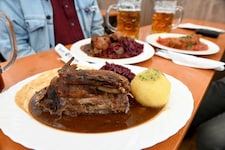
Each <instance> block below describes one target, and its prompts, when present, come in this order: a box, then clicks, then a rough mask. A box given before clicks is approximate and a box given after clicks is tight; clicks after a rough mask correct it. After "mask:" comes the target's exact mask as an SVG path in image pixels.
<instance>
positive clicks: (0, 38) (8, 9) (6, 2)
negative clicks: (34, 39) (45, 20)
mask: <svg viewBox="0 0 225 150" xmlns="http://www.w3.org/2000/svg"><path fill="white" fill-rule="evenodd" d="M0 11H1V12H3V13H5V14H6V15H7V16H8V17H9V18H10V20H11V21H12V23H13V27H14V31H15V35H16V39H17V48H18V57H22V56H25V55H30V54H34V53H35V51H34V50H33V49H32V48H31V46H30V45H29V37H28V31H27V28H26V25H25V21H24V20H25V19H24V16H23V13H22V11H21V5H20V1H19V0H13V1H11V0H1V1H0ZM9 43H10V41H9V37H8V32H7V29H6V28H4V27H2V25H1V27H0V52H1V54H2V55H3V56H4V57H5V58H6V59H7V58H8V57H9V55H10V44H9Z"/></svg>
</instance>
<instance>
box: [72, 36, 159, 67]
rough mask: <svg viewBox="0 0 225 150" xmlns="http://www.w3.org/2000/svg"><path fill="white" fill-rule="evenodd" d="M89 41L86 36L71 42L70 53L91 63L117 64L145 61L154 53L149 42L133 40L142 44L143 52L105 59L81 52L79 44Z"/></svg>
mask: <svg viewBox="0 0 225 150" xmlns="http://www.w3.org/2000/svg"><path fill="white" fill-rule="evenodd" d="M90 41H91V38H87V39H83V40H80V41H77V42H75V43H73V44H72V46H71V47H70V51H71V54H72V55H73V56H74V57H76V56H80V57H82V58H81V59H82V60H84V61H88V62H92V63H99V62H100V63H104V62H106V61H107V62H109V63H118V64H126V65H128V64H134V63H139V62H142V61H146V60H148V59H150V58H152V57H153V56H154V54H155V50H154V48H153V47H152V46H151V45H150V44H148V43H147V42H145V41H141V40H135V41H136V42H138V43H141V44H144V50H143V52H142V53H141V54H139V55H137V56H134V57H130V58H121V59H106V58H98V57H91V56H88V55H87V54H86V53H85V52H83V51H82V50H81V49H80V46H82V45H84V44H88V43H90ZM77 50H78V51H77ZM78 59H79V58H78Z"/></svg>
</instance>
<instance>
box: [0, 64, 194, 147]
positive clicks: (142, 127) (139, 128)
mask: <svg viewBox="0 0 225 150" xmlns="http://www.w3.org/2000/svg"><path fill="white" fill-rule="evenodd" d="M129 66H131V65H129ZM132 67H133V68H138V69H140V70H144V69H147V68H144V67H139V66H132ZM40 74H41V73H39V74H36V75H33V76H31V77H29V78H26V79H24V80H22V81H20V82H19V83H17V84H15V85H14V86H12V87H11V88H9V89H8V90H7V91H5V92H4V93H3V94H2V95H0V97H1V96H3V98H4V95H7V94H10V92H11V94H12V92H13V90H16V89H17V88H18V87H20V86H21V87H22V85H24V84H26V83H28V82H29V81H30V80H31V79H34V78H36V77H37V76H38V75H40ZM165 75H166V76H167V77H168V79H169V80H172V81H173V82H172V85H174V84H175V82H176V84H178V85H179V86H181V87H183V90H185V92H186V94H187V96H186V97H189V100H188V103H189V104H190V106H189V109H188V111H186V112H183V113H182V114H183V115H184V116H183V117H182V118H181V120H182V123H181V122H179V123H178V122H175V123H178V124H179V127H178V128H176V130H169V131H168V129H162V130H160V132H165V133H166V134H167V135H166V136H164V135H162V134H161V135H160V136H158V137H157V138H156V139H153V142H149V139H148V137H149V134H147V135H143V136H144V138H142V139H143V141H139V138H141V137H139V136H142V135H140V132H141V131H142V133H143V134H146V133H144V132H145V131H146V130H147V129H148V130H149V123H148V122H152V120H151V121H148V122H147V123H145V124H142V125H138V126H136V127H132V128H129V129H126V130H120V131H115V132H110V133H97V134H80V133H75V134H74V133H72V132H65V131H61V130H58V129H54V128H51V127H48V126H45V125H43V124H42V123H39V122H38V121H36V120H35V119H34V118H32V117H31V116H29V115H28V114H26V113H25V112H24V111H23V110H21V109H20V108H19V107H18V106H17V107H16V104H15V102H14V103H13V101H14V100H11V101H8V103H9V102H12V103H13V106H14V107H13V108H12V109H13V110H17V111H19V112H21V113H23V114H24V115H26V116H24V117H25V118H26V119H30V121H32V122H34V123H35V124H34V127H39V128H41V129H43V131H44V132H46V134H47V133H48V134H49V135H52V136H56V135H55V134H57V136H56V137H58V136H60V135H61V136H62V135H63V134H66V136H67V137H70V138H71V139H74V136H75V135H76V137H79V139H90V140H93V139H95V138H96V136H97V138H99V137H100V136H103V137H101V138H100V139H103V138H108V136H110V137H114V138H116V137H117V136H118V135H119V136H124V137H125V139H126V138H130V136H132V135H133V136H134V135H135V137H133V138H131V139H129V140H128V139H126V142H127V143H126V144H125V145H124V143H118V144H119V146H118V147H116V145H114V146H112V148H115V147H116V148H117V149H121V148H122V149H124V148H127V147H126V146H128V147H129V146H132V147H129V149H130V148H134V149H142V148H146V147H150V146H153V145H155V144H157V143H159V142H162V141H164V140H166V139H167V138H169V137H170V136H172V135H174V134H175V133H177V132H178V131H179V130H180V129H181V128H182V127H183V126H184V125H185V124H186V122H187V121H188V120H189V119H190V117H191V114H192V111H193V105H194V99H193V96H192V93H191V92H190V90H189V89H188V87H187V86H186V85H185V84H183V83H182V82H181V81H180V80H177V79H176V78H174V77H172V76H170V75H168V74H165ZM17 90H19V89H17ZM15 92H16V91H14V95H15ZM12 96H13V95H12ZM3 102H7V101H6V100H5V101H4V99H1V101H0V103H3ZM186 102H187V101H186ZM180 104H181V103H180ZM182 105H183V102H182ZM1 107H2V108H4V107H3V105H0V108H1ZM186 107H187V106H186V105H185V108H186ZM168 109H169V108H168ZM179 109H180V108H179ZM1 110H2V111H3V109H0V122H1V115H3V114H1ZM181 111H183V109H182V110H181ZM11 113H12V112H11ZM171 113H174V112H171ZM176 114H177V113H176ZM9 115H10V116H11V115H13V117H14V114H13V113H12V114H9ZM159 115H165V116H166V115H167V114H166V113H164V111H163V112H161V113H160V114H159ZM3 116H4V115H3ZM3 120H4V119H3ZM7 121H9V120H7ZM7 121H6V122H7ZM153 121H159V120H158V119H157V118H153ZM159 122H160V121H159ZM9 123H10V121H9ZM168 123H169V122H168ZM34 127H31V128H32V129H33V128H34ZM168 127H170V126H168ZM0 128H1V129H2V131H3V132H4V134H6V135H7V136H9V137H10V138H11V139H12V140H13V141H15V142H18V143H20V144H22V145H24V146H26V147H30V148H35V149H36V148H37V149H43V148H46V147H45V146H46V145H45V144H40V143H39V142H40V141H39V142H38V144H39V145H37V143H35V142H34V143H32V142H31V143H29V142H27V140H25V139H19V138H21V136H20V135H14V137H12V135H9V134H12V131H9V130H10V129H7V128H6V129H5V127H4V128H2V127H1V126H0ZM25 128H26V124H25ZM170 128H171V127H170ZM170 128H169V129H170ZM172 128H173V127H172ZM26 129H28V130H29V126H28V127H27V128H26ZM11 130H12V129H11ZM13 130H14V129H13ZM150 130H151V129H150ZM164 130H165V131H164ZM55 131H57V132H55ZM127 131H128V132H127ZM129 131H132V133H130V132H129ZM10 132H11V133H10ZM20 132H22V131H20ZM152 132H154V131H152ZM24 134H25V133H24ZM27 134H28V135H27ZM38 134H39V133H38ZM151 134H153V135H154V134H155V133H151ZM86 135H88V137H87V136H86ZM136 135H138V136H136ZM18 136H19V137H18ZM25 136H28V137H29V136H30V135H29V133H26V134H25ZM61 136H60V137H61ZM35 137H37V136H35ZM150 137H151V136H150ZM37 138H38V137H37ZM41 138H44V140H47V139H45V138H46V137H41ZM39 140H43V139H39ZM55 140H56V141H57V140H58V139H55ZM127 140H128V141H127ZM136 140H137V141H138V143H132V144H131V142H136ZM53 141H54V140H53ZM53 141H52V142H53ZM69 141H70V140H69ZM59 142H60V141H59ZM70 142H72V141H70ZM99 142H100V143H102V142H101V141H99ZM104 142H105V143H106V145H104V144H103V146H102V147H100V149H105V148H106V147H107V148H109V147H108V144H110V142H107V141H104ZM117 142H120V141H117ZM47 143H48V142H47ZM57 144H58V146H59V147H55V148H56V149H57V148H59V149H61V148H62V147H60V146H62V145H63V144H60V143H57ZM111 144H112V143H111ZM136 144H137V145H136ZM104 146H105V147H104ZM121 146H123V147H121ZM92 147H93V145H92ZM47 148H49V147H47ZM51 148H52V147H51ZM64 148H65V147H64ZM98 148H99V147H98ZM87 149H88V148H87Z"/></svg>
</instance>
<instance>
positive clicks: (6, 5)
mask: <svg viewBox="0 0 225 150" xmlns="http://www.w3.org/2000/svg"><path fill="white" fill-rule="evenodd" d="M74 2H75V6H76V11H77V15H78V19H79V21H80V24H81V28H82V31H83V34H84V36H85V38H90V37H91V36H92V35H94V34H97V35H102V34H104V28H103V26H102V24H103V18H102V15H101V12H100V10H99V7H98V4H97V1H96V0H74ZM0 11H1V12H4V13H5V14H7V15H8V17H9V18H10V20H11V21H12V23H13V27H14V30H15V34H16V39H17V47H18V57H22V56H26V55H31V54H35V53H37V52H41V51H44V50H48V49H51V48H54V46H55V39H54V26H53V11H52V5H51V1H50V0H1V1H0ZM1 26H2V25H0V53H1V54H2V55H3V56H4V57H5V58H8V57H9V54H10V47H9V43H10V41H9V38H8V35H7V32H6V29H4V28H3V27H1Z"/></svg>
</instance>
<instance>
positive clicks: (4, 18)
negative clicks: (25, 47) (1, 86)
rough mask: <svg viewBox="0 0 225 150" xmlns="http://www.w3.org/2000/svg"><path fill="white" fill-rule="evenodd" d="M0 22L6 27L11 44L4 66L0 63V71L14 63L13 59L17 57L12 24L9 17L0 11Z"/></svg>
mask: <svg viewBox="0 0 225 150" xmlns="http://www.w3.org/2000/svg"><path fill="white" fill-rule="evenodd" d="M0 22H2V23H3V25H4V26H5V27H6V29H7V30H8V33H9V39H10V44H11V53H10V57H9V59H8V60H7V63H6V64H5V65H4V66H1V65H0V73H2V72H4V71H5V70H7V69H8V68H9V67H10V66H11V65H12V64H13V63H14V61H15V60H16V57H17V45H16V37H15V34H14V28H13V25H12V23H11V21H10V19H9V18H8V16H6V15H5V14H4V13H2V12H0ZM0 34H1V33H0Z"/></svg>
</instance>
